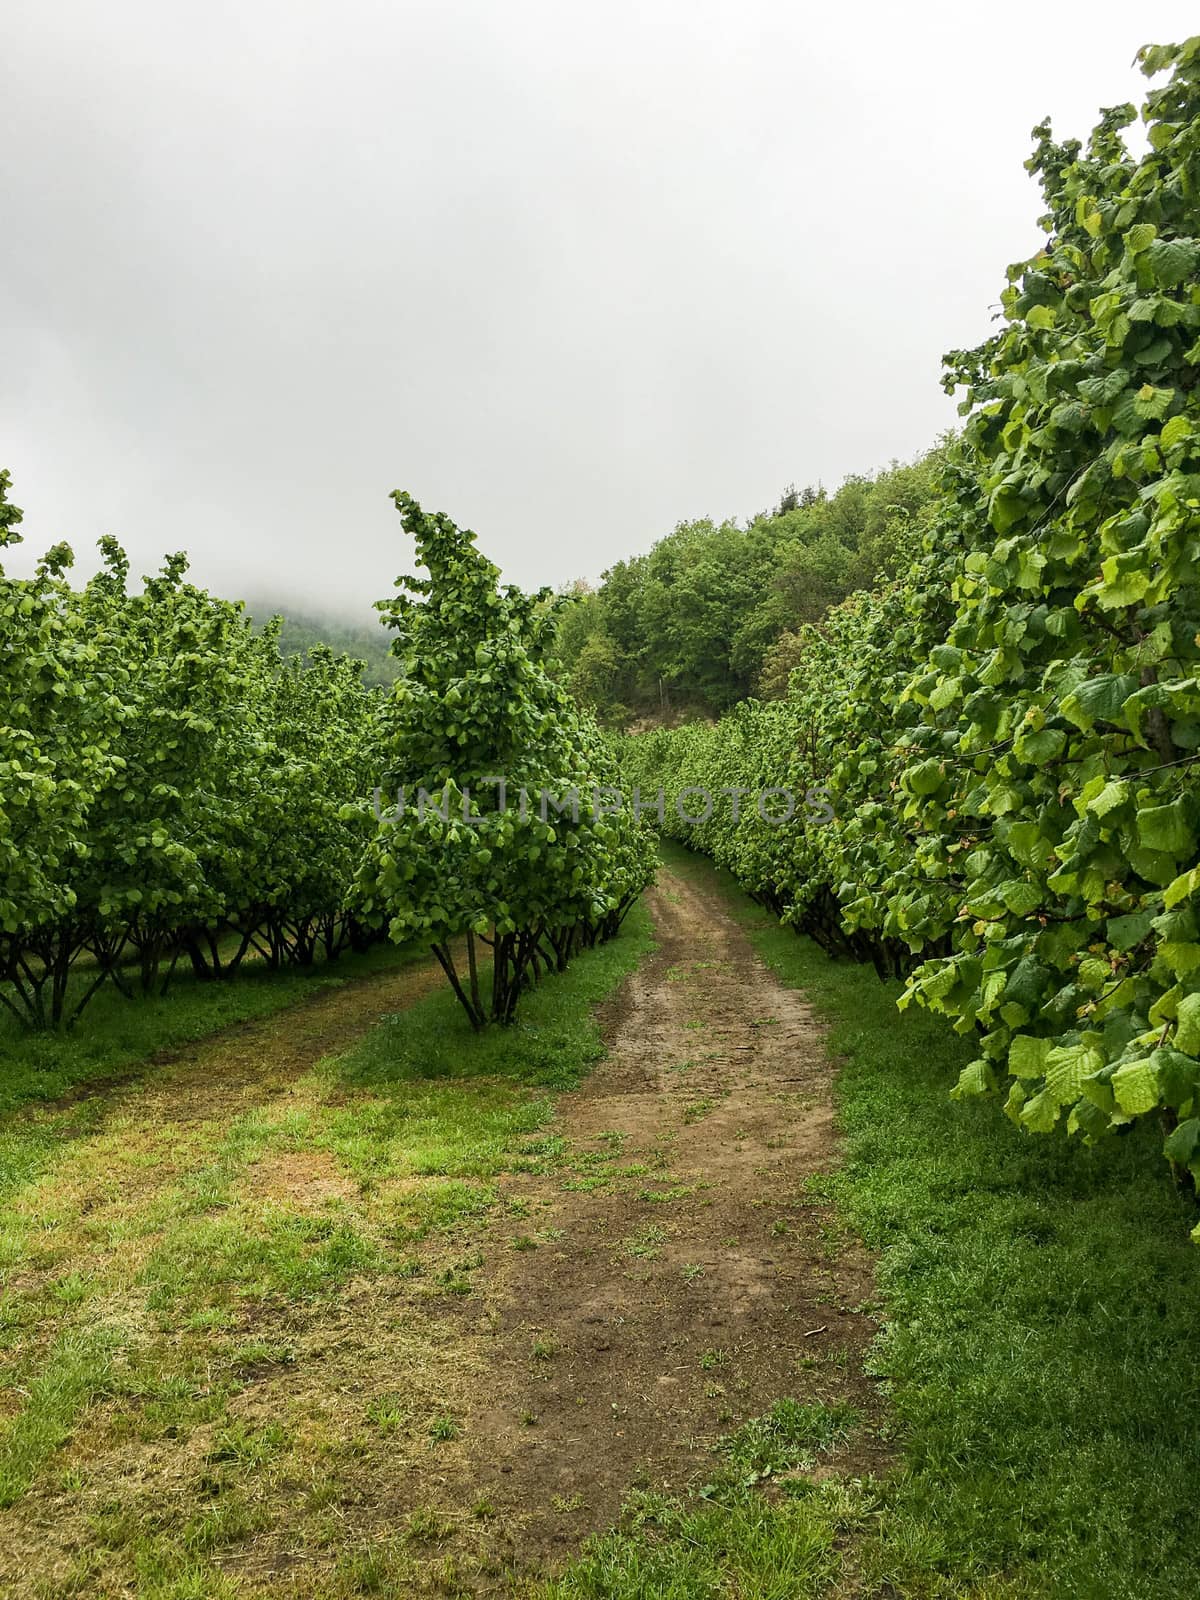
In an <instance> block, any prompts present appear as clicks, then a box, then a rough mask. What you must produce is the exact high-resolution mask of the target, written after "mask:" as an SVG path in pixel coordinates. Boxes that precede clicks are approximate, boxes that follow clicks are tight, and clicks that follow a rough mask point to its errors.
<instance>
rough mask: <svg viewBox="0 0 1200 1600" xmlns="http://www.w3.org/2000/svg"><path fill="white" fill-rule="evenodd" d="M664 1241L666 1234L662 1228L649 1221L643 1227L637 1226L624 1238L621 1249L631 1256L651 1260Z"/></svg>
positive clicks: (665, 1240)
mask: <svg viewBox="0 0 1200 1600" xmlns="http://www.w3.org/2000/svg"><path fill="white" fill-rule="evenodd" d="M666 1242H667V1236H666V1234H665V1233H664V1232H663V1230H662V1229H661V1228H657V1227H655V1226H654V1225H653V1223H651V1224H648V1225H647V1226H646V1227H644V1228H639V1229H638V1231H637V1232H636V1233H635V1234H633V1236H632V1237H631V1238H629V1239H626V1240H625V1242H624V1243H623V1244H622V1246H621V1249H622V1251H623V1253H624V1254H625V1255H627V1256H633V1257H635V1258H637V1259H640V1260H653V1259H654V1257H655V1256H657V1255H658V1254H659V1252H660V1250H661V1249H662V1246H663V1245H664V1244H666Z"/></svg>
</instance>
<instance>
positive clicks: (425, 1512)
mask: <svg viewBox="0 0 1200 1600" xmlns="http://www.w3.org/2000/svg"><path fill="white" fill-rule="evenodd" d="M453 1531H454V1523H453V1522H450V1520H448V1518H446V1517H443V1515H442V1512H437V1510H434V1507H432V1506H418V1509H416V1510H414V1512H411V1514H410V1517H408V1522H406V1523H405V1538H406V1539H411V1541H413V1544H434V1542H437V1541H438V1539H448V1538H450V1534H451V1533H453Z"/></svg>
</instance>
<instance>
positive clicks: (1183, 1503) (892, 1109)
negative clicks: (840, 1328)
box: [549, 850, 1200, 1600]
mask: <svg viewBox="0 0 1200 1600" xmlns="http://www.w3.org/2000/svg"><path fill="white" fill-rule="evenodd" d="M669 859H670V861H671V865H672V867H673V868H674V869H675V870H676V871H679V872H681V873H683V874H685V875H687V876H692V877H695V878H696V879H698V880H702V881H705V882H708V883H712V882H713V880H714V877H715V876H718V875H715V874H714V873H713V870H712V868H711V867H710V866H709V865H708V864H707V863H705V862H702V861H700V860H698V859H697V858H695V857H689V856H687V855H686V854H685V853H683V852H680V851H675V850H672V851H671V852H670V855H669ZM719 876H720V878H721V881H722V883H723V887H724V889H725V891H726V893H727V895H728V901H729V904H730V906H731V909H733V910H734V911H735V914H736V915H737V916H738V917H739V919H740V920H741V921H742V923H743V925H744V926H745V927H746V929H747V932H748V933H749V935H750V937H751V939H752V940H753V942H754V944H755V946H756V947H757V949H758V951H759V953H760V954H761V955H762V956H763V958H764V959H765V960H766V961H767V963H768V964H769V965H770V966H771V967H772V968H773V969H774V970H775V972H776V973H777V974H778V975H779V977H780V978H781V979H782V980H783V981H784V982H785V983H787V984H789V985H791V986H794V987H797V988H802V989H803V990H804V991H805V992H806V994H807V995H808V996H809V997H810V998H811V999H812V1001H813V1002H814V1004H815V1005H816V1007H817V1009H818V1011H819V1012H820V1013H821V1014H822V1015H823V1016H824V1017H825V1018H826V1019H828V1021H829V1022H830V1024H831V1032H830V1035H829V1048H830V1050H831V1051H832V1052H834V1053H835V1054H836V1055H838V1056H840V1057H841V1058H842V1063H843V1064H842V1067H841V1071H840V1075H839V1082H838V1097H839V1104H840V1114H841V1122H842V1126H843V1129H844V1131H845V1140H846V1143H845V1164H844V1166H843V1167H842V1168H841V1170H839V1171H838V1172H836V1173H834V1174H832V1175H830V1178H829V1180H828V1181H827V1182H824V1183H822V1184H820V1185H819V1186H818V1187H820V1189H821V1190H822V1192H823V1193H825V1194H827V1195H830V1196H832V1197H833V1198H834V1199H835V1200H836V1202H837V1203H838V1206H839V1209H840V1211H841V1215H842V1217H843V1219H844V1220H845V1221H848V1222H849V1223H850V1224H852V1225H853V1227H854V1228H855V1229H856V1230H857V1231H858V1232H859V1233H860V1234H861V1236H862V1237H863V1238H865V1240H866V1242H867V1243H868V1244H869V1245H870V1246H871V1247H872V1248H873V1249H874V1250H876V1251H878V1252H880V1266H879V1286H880V1291H881V1298H882V1302H883V1316H884V1325H883V1329H882V1332H881V1335H880V1338H879V1340H878V1342H877V1346H876V1349H875V1351H874V1355H873V1362H872V1366H873V1370H874V1371H875V1372H876V1374H877V1375H878V1377H879V1378H880V1379H881V1380H882V1382H883V1383H884V1385H885V1393H886V1394H887V1396H888V1403H889V1411H890V1419H891V1420H890V1432H891V1435H892V1440H893V1444H894V1446H895V1448H896V1450H897V1453H898V1457H899V1463H898V1466H897V1468H896V1469H895V1471H894V1472H893V1473H892V1474H890V1475H889V1476H888V1477H887V1478H886V1479H885V1480H884V1481H883V1482H882V1483H880V1484H878V1485H874V1486H871V1485H868V1486H866V1487H864V1486H854V1485H849V1486H845V1485H843V1486H842V1487H841V1488H840V1489H839V1488H838V1486H837V1485H836V1483H835V1484H829V1483H824V1484H821V1485H820V1486H814V1487H813V1490H812V1492H811V1493H810V1494H801V1495H800V1497H799V1498H793V1499H789V1501H787V1502H786V1503H784V1504H782V1505H778V1504H775V1503H772V1502H771V1501H769V1500H768V1499H766V1498H765V1497H763V1496H762V1495H761V1494H756V1495H755V1496H754V1497H753V1498H752V1499H751V1501H750V1503H749V1504H739V1505H735V1506H733V1507H730V1506H725V1505H716V1506H708V1507H697V1506H696V1504H695V1503H694V1502H689V1503H688V1504H687V1505H679V1504H674V1505H665V1506H662V1505H660V1506H657V1507H654V1508H652V1513H651V1514H650V1515H646V1513H645V1511H644V1508H643V1510H642V1511H641V1512H639V1511H637V1509H636V1508H635V1513H634V1517H633V1520H632V1524H631V1526H630V1527H629V1528H627V1529H626V1530H625V1531H624V1532H622V1533H619V1534H615V1535H612V1536H610V1537H609V1538H608V1539H607V1540H604V1541H600V1542H599V1543H597V1544H596V1545H594V1546H592V1547H590V1548H589V1550H588V1552H587V1554H586V1556H585V1558H584V1559H583V1561H581V1562H580V1563H578V1564H577V1565H576V1566H575V1567H573V1568H572V1569H571V1571H570V1573H569V1574H568V1576H567V1577H565V1578H564V1579H563V1580H562V1581H561V1582H560V1583H559V1584H558V1585H553V1586H551V1588H550V1590H549V1593H551V1594H552V1595H554V1596H555V1597H557V1600H568V1597H569V1600H577V1597H579V1600H582V1597H584V1596H593V1595H594V1596H596V1597H599V1596H601V1595H604V1596H606V1597H611V1600H633V1597H643V1596H644V1597H646V1600H650V1597H654V1600H668V1597H674V1596H679V1597H680V1600H682V1597H683V1596H687V1597H688V1600H706V1597H708V1596H714V1597H715V1596H718V1595H719V1596H722V1597H732V1596H738V1597H743V1596H744V1597H749V1596H755V1597H760V1596H761V1597H765V1596H768V1595H770V1596H776V1595H777V1596H779V1597H781V1600H782V1597H783V1596H785V1595H786V1596H788V1597H793V1596H794V1597H796V1600H801V1597H805V1596H814V1597H815V1596H817V1595H822V1594H826V1593H828V1587H829V1584H830V1583H831V1582H832V1581H833V1577H834V1574H835V1573H837V1572H838V1571H839V1570H840V1571H841V1573H842V1581H843V1582H845V1581H851V1582H852V1583H853V1592H854V1593H855V1594H858V1595H862V1596H867V1597H878V1600H884V1597H887V1600H931V1597H938V1600H950V1597H955V1600H958V1597H963V1596H973V1597H977V1600H984V1597H986V1600H1034V1597H1037V1600H1042V1597H1045V1600H1051V1597H1053V1600H1168V1597H1171V1600H1177V1597H1178V1596H1180V1595H1186V1594H1193V1593H1195V1592H1196V1589H1197V1577H1196V1556H1195V1549H1194V1530H1195V1510H1194V1508H1195V1502H1196V1484H1197V1479H1198V1476H1200V1427H1198V1426H1197V1421H1196V1418H1197V1415H1198V1404H1197V1402H1198V1401H1200V1346H1198V1344H1197V1337H1196V1329H1197V1327H1198V1326H1200V1254H1198V1253H1197V1250H1196V1247H1195V1246H1194V1245H1192V1244H1191V1243H1190V1242H1189V1240H1188V1230H1189V1228H1190V1227H1191V1225H1192V1223H1193V1222H1194V1221H1195V1214H1194V1208H1193V1206H1192V1205H1191V1203H1190V1202H1187V1201H1185V1200H1184V1199H1183V1198H1182V1197H1181V1196H1179V1195H1178V1194H1177V1193H1176V1191H1175V1190H1174V1188H1173V1187H1172V1185H1171V1183H1170V1180H1169V1177H1168V1173H1167V1170H1166V1166H1165V1163H1164V1162H1163V1159H1162V1155H1161V1139H1160V1138H1157V1137H1156V1136H1155V1134H1154V1132H1153V1130H1151V1129H1148V1128H1147V1129H1135V1130H1134V1132H1133V1133H1131V1134H1130V1135H1128V1136H1127V1137H1123V1138H1116V1139H1112V1140H1110V1141H1108V1142H1106V1143H1104V1144H1102V1145H1100V1146H1098V1147H1097V1148H1095V1149H1092V1150H1088V1149H1085V1148H1083V1147H1082V1146H1080V1145H1079V1144H1078V1143H1075V1142H1068V1141H1067V1140H1065V1139H1063V1138H1061V1137H1057V1136H1056V1137H1044V1138H1039V1137H1036V1136H1032V1135H1029V1134H1025V1133H1023V1132H1021V1131H1019V1130H1018V1129H1016V1128H1014V1127H1013V1126H1012V1125H1011V1124H1010V1123H1009V1122H1008V1121H1007V1120H1006V1119H1005V1118H1004V1117H1003V1116H1002V1115H1001V1113H1000V1110H999V1107H998V1106H997V1105H995V1104H987V1103H984V1104H978V1103H976V1104H959V1103H957V1102H954V1101H951V1100H950V1099H949V1098H948V1094H949V1090H950V1089H951V1087H952V1086H953V1084H954V1082H955V1080H956V1077H957V1074H958V1071H959V1069H960V1067H961V1066H962V1064H963V1063H964V1062H965V1061H966V1060H967V1059H968V1056H969V1053H970V1052H969V1047H968V1044H967V1043H966V1042H965V1041H963V1040H961V1039H959V1038H958V1037H957V1036H955V1035H954V1034H952V1033H951V1032H950V1031H949V1030H948V1029H947V1028H946V1026H945V1024H944V1023H941V1022H939V1021H938V1020H937V1019H935V1018H931V1017H929V1016H927V1015H924V1014H921V1013H914V1012H909V1013H905V1014H899V1013H897V1011H896V1009H895V997H896V993H897V989H896V988H895V986H884V985H882V984H880V983H879V982H878V981H877V979H876V978H875V976H874V973H873V972H872V971H871V970H870V969H868V968H862V967H858V966H854V965H849V964H841V963H833V962H830V961H829V960H828V959H827V958H826V957H825V956H824V955H823V954H822V953H821V952H820V951H819V950H818V949H817V948H816V947H815V946H813V945H812V944H811V943H809V942H808V941H807V940H801V939H798V938H796V937H795V936H794V935H793V934H792V933H791V932H790V931H789V930H787V929H783V928H781V927H779V926H778V924H776V923H775V922H774V921H773V919H770V918H768V917H766V916H765V915H764V914H763V913H761V912H760V911H759V910H758V908H757V907H755V906H753V905H752V904H751V902H750V901H748V900H747V899H746V898H745V897H744V896H743V895H741V893H740V892H739V891H738V890H737V889H736V886H734V885H733V884H732V882H731V881H730V880H729V879H728V878H727V877H726V876H725V875H723V874H721V875H719ZM822 1541H824V1542H822ZM835 1541H836V1543H837V1545H838V1546H839V1547H840V1548H841V1549H842V1551H843V1554H842V1555H841V1556H839V1555H838V1554H837V1553H836V1550H835V1548H834V1545H835ZM722 1552H723V1553H722ZM772 1552H773V1553H775V1556H776V1557H777V1560H776V1563H775V1567H774V1568H772V1560H771V1555H770V1553H772ZM755 1561H757V1562H758V1566H757V1567H756V1568H754V1570H753V1572H752V1573H751V1575H749V1576H747V1575H746V1566H747V1563H748V1562H749V1563H750V1564H751V1566H752V1567H753V1563H754V1562H755ZM772 1570H774V1571H776V1572H777V1573H778V1574H779V1575H780V1576H779V1578H778V1580H776V1579H775V1578H772V1577H771V1576H770V1573H771V1572H772ZM784 1574H790V1576H786V1577H785V1576H783V1575H784Z"/></svg>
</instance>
